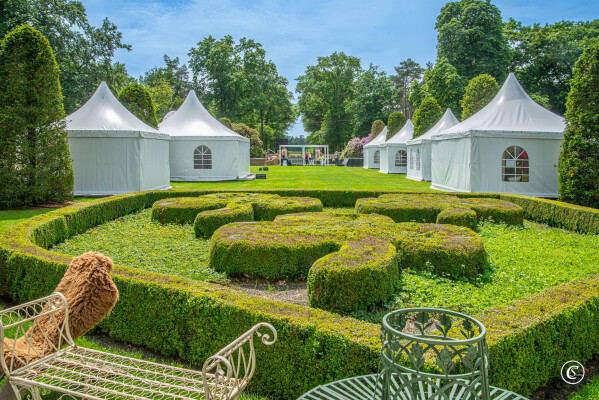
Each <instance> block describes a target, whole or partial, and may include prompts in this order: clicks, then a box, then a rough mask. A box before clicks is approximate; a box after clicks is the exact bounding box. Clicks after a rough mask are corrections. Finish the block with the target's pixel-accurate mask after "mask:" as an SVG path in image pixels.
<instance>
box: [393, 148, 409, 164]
mask: <svg viewBox="0 0 599 400" xmlns="http://www.w3.org/2000/svg"><path fill="white" fill-rule="evenodd" d="M395 166H396V167H407V166H408V153H407V152H406V151H405V150H399V151H398V152H397V153H395Z"/></svg>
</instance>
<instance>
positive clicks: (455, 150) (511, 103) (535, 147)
mask: <svg viewBox="0 0 599 400" xmlns="http://www.w3.org/2000/svg"><path fill="white" fill-rule="evenodd" d="M564 129H565V121H564V119H563V118H562V117H560V116H559V115H556V114H554V113H552V112H551V111H549V110H547V109H545V108H543V107H541V106H540V105H538V104H537V103H535V102H534V101H533V100H532V99H531V98H530V97H529V96H528V94H526V92H525V91H524V89H522V87H521V86H520V84H519V83H518V80H517V79H516V77H515V76H514V74H513V73H512V74H510V75H509V76H508V78H507V80H506V81H505V83H504V84H503V86H502V88H501V90H499V93H497V95H496V96H495V98H494V99H493V100H492V101H491V102H490V103H489V104H488V105H487V106H486V107H484V108H483V109H482V110H480V111H479V112H478V113H476V114H474V115H473V116H471V117H470V118H468V119H466V120H465V121H463V122H461V123H459V124H457V125H455V126H453V127H451V128H449V129H447V130H445V131H443V132H441V133H440V134H439V135H433V136H432V138H431V139H432V142H431V143H432V150H431V158H432V185H431V188H433V189H439V190H448V191H457V192H492V193H513V194H522V195H528V196H536V197H557V183H558V170H557V163H558V158H559V153H560V148H561V143H562V140H563V132H564Z"/></svg>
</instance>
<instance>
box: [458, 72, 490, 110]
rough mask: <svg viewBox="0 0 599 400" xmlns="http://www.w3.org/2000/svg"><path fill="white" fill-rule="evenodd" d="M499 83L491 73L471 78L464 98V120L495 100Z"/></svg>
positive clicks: (462, 102)
mask: <svg viewBox="0 0 599 400" xmlns="http://www.w3.org/2000/svg"><path fill="white" fill-rule="evenodd" d="M497 92H499V85H498V84H497V81H496V80H495V78H493V77H492V76H491V75H487V74H481V75H479V76H476V77H474V78H472V79H471V80H470V82H469V83H468V86H466V92H465V93H464V98H462V101H461V104H462V121H463V120H465V119H466V118H469V117H470V116H472V115H474V114H476V113H477V112H479V111H480V110H482V109H483V107H485V106H486V105H487V104H489V103H490V102H491V100H493V98H494V97H495V95H496V94H497Z"/></svg>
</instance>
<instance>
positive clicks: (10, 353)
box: [0, 293, 277, 400]
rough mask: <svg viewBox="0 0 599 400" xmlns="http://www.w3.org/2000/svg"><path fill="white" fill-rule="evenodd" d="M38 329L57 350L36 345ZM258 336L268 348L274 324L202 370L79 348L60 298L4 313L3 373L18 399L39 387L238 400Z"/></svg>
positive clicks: (0, 325)
mask: <svg viewBox="0 0 599 400" xmlns="http://www.w3.org/2000/svg"><path fill="white" fill-rule="evenodd" d="M40 323H42V324H44V326H41V325H40ZM36 324H37V326H38V327H40V328H42V332H49V331H51V330H54V329H58V332H60V334H59V338H58V343H57V345H56V338H54V339H52V338H49V337H48V335H47V334H45V333H44V340H43V343H42V344H41V345H40V344H39V341H38V342H37V344H36V345H34V344H33V343H32V341H31V338H30V337H28V336H27V335H25V332H27V329H28V328H29V326H32V325H36ZM260 328H265V329H268V330H270V332H267V333H260V332H259V331H258V330H259V329H260ZM55 332H56V331H55ZM271 335H272V337H271ZM22 336H25V342H26V346H27V350H26V351H25V352H24V354H23V348H21V349H20V350H21V351H20V352H21V354H20V356H19V355H18V351H17V349H16V348H15V346H14V343H16V339H17V338H18V337H22ZM254 336H257V337H259V338H261V340H262V343H263V344H265V345H272V344H273V343H274V342H275V341H276V340H277V332H276V330H275V329H274V328H273V327H272V325H270V324H267V323H260V324H257V325H255V326H254V327H253V328H251V329H250V330H248V331H247V332H245V333H244V334H243V335H241V336H240V337H238V338H237V339H236V340H235V341H233V342H232V343H230V344H229V345H228V346H226V347H225V348H223V349H222V350H220V351H219V352H218V353H216V354H215V355H214V356H212V357H210V358H208V359H207V360H206V361H205V362H204V365H203V368H202V371H201V372H200V371H193V370H188V369H183V368H176V367H170V366H166V365H162V364H157V363H152V362H147V361H142V360H136V359H132V358H128V357H123V356H118V355H114V354H109V353H104V352H100V351H96V350H90V349H86V348H82V347H78V346H77V345H75V344H74V343H73V340H72V338H71V335H70V330H69V321H68V305H67V302H66V300H65V298H64V296H63V295H62V294H60V293H54V294H52V295H50V296H47V297H44V298H41V299H38V300H35V301H32V302H29V303H25V304H22V305H19V306H16V307H12V308H9V309H6V310H3V311H1V312H0V341H1V347H2V350H3V354H4V357H1V362H2V368H3V370H4V374H5V375H6V376H7V384H8V385H10V387H11V388H12V390H13V391H14V393H15V397H16V398H17V399H19V400H20V399H21V398H22V396H23V395H25V394H26V393H27V392H29V393H30V394H31V397H33V399H37V400H40V399H41V397H40V392H39V389H40V388H42V389H50V390H53V391H56V392H59V393H63V394H64V395H68V396H72V397H75V398H82V399H206V400H215V399H223V400H228V399H236V398H238V397H239V395H240V394H241V392H242V391H243V390H244V389H245V388H246V386H247V385H248V383H249V381H250V379H251V378H252V376H253V374H254V370H255V368H256V353H255V350H254V341H253V339H254ZM13 338H14V339H15V341H12V340H11V339H13ZM7 339H9V340H7ZM53 341H54V343H53ZM21 344H23V342H21ZM0 356H1V355H0Z"/></svg>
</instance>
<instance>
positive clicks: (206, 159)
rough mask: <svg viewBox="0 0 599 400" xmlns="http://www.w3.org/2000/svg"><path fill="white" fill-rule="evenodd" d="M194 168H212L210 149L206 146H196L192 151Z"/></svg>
mask: <svg viewBox="0 0 599 400" xmlns="http://www.w3.org/2000/svg"><path fill="white" fill-rule="evenodd" d="M193 168H194V169H212V151H210V148H209V147H208V146H204V145H201V146H198V147H196V149H195V150H194V151H193Z"/></svg>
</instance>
